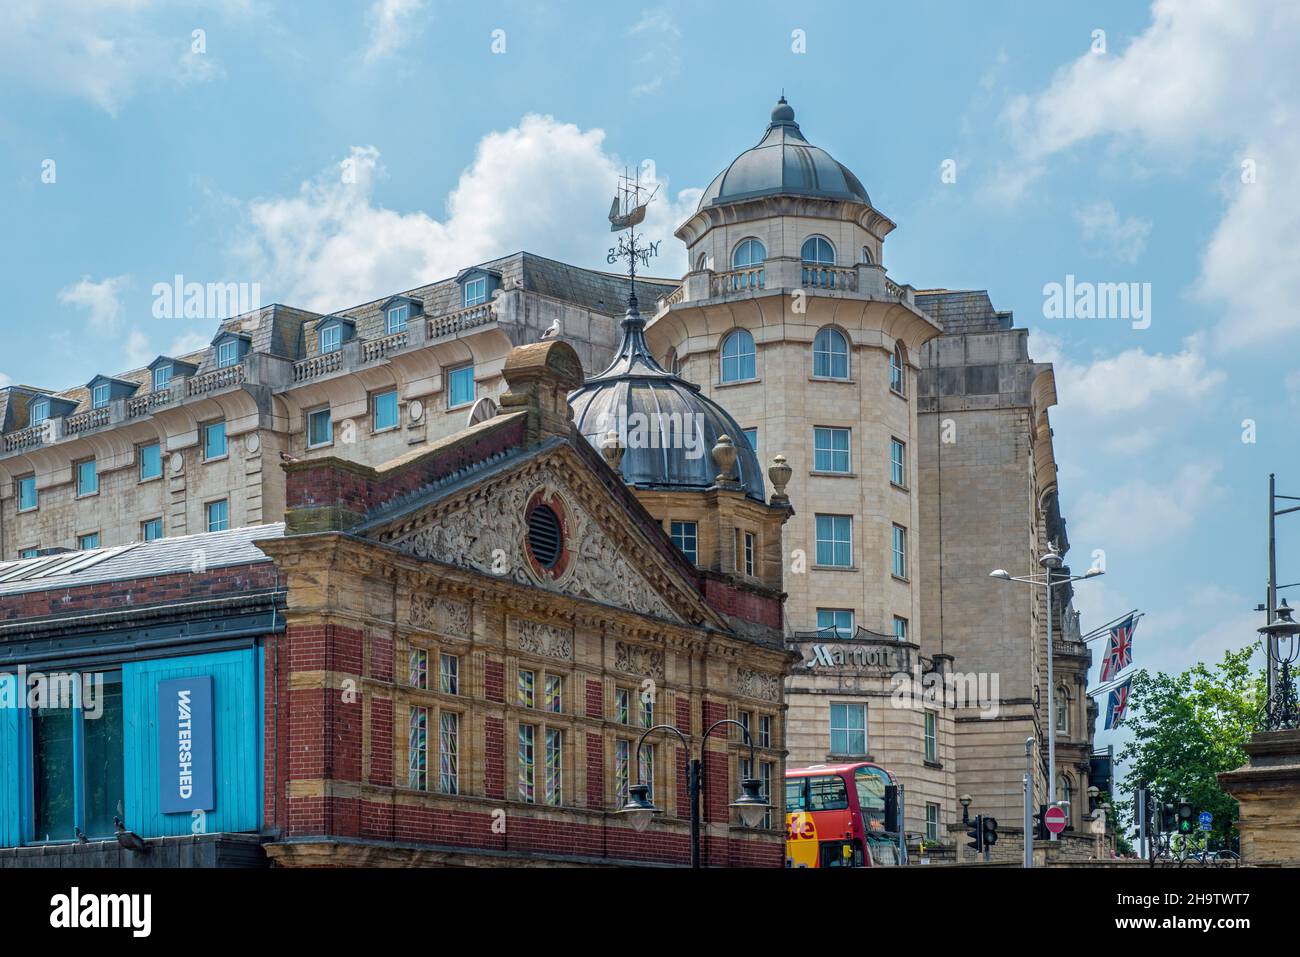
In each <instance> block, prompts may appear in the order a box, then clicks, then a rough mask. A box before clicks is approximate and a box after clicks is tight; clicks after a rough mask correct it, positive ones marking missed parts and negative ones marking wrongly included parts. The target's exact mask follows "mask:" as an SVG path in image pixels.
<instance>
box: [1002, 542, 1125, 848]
mask: <svg viewBox="0 0 1300 957" xmlns="http://www.w3.org/2000/svg"><path fill="white" fill-rule="evenodd" d="M1038 564H1039V565H1041V566H1042V568H1043V574H1042V575H1012V574H1011V573H1010V572H1009V571H1007V570H1006V569H1004V568H996V569H994V570H993V571H991V572H989V577H990V578H999V579H1001V580H1002V581H1012V582H1024V583H1025V584H1027V585H1037V586H1039V587H1042V588H1045V589H1046V590H1047V801H1048V803H1049V804H1055V803H1056V678H1055V677H1054V675H1053V672H1052V658H1053V657H1054V654H1053V650H1052V592H1053V589H1054V588H1055V586H1057V585H1060V584H1063V583H1065V582H1077V581H1083V580H1084V579H1085V578H1097V577H1099V576H1101V575H1104V574H1105V572H1103V571H1102V570H1101V569H1100V568H1089V569H1088V570H1087V571H1086V572H1084V573H1083V574H1082V575H1069V574H1065V575H1062V574H1058V573H1057V571H1056V570H1057V569H1058V568H1060V567H1061V556H1060V554H1059V553H1058V552H1057V551H1056V545H1055V544H1054V543H1052V542H1048V544H1047V551H1045V552H1044V553H1043V554H1042V556H1040V557H1039V559H1038ZM1052 840H1053V841H1055V840H1056V835H1055V834H1053V835H1052Z"/></svg>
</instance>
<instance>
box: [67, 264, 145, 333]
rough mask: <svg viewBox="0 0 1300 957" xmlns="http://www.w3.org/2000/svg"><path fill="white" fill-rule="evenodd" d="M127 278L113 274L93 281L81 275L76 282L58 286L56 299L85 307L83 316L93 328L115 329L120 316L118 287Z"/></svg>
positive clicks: (102, 330)
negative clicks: (57, 297) (84, 315)
mask: <svg viewBox="0 0 1300 957" xmlns="http://www.w3.org/2000/svg"><path fill="white" fill-rule="evenodd" d="M129 279H130V277H129V276H113V277H111V278H108V279H101V280H99V281H98V282H96V281H95V280H93V279H91V278H90V277H89V276H82V277H81V279H80V280H79V281H78V282H75V283H73V284H72V285H70V286H65V287H64V288H63V289H60V290H59V302H61V303H63V304H64V305H65V306H77V307H78V308H81V309H84V310H86V312H87V316H86V318H87V320H88V321H89V322H90V325H91V328H92V329H93V330H95V331H96V332H99V333H111V332H115V331H116V330H117V328H118V326H119V324H120V321H121V318H122V301H121V295H122V291H123V290H124V289H125V288H126V284H127V282H128V281H129Z"/></svg>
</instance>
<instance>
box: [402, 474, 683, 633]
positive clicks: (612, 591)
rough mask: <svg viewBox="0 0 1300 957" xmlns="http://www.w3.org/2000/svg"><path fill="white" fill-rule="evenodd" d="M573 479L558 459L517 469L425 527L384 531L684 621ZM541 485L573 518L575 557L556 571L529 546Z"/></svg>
mask: <svg viewBox="0 0 1300 957" xmlns="http://www.w3.org/2000/svg"><path fill="white" fill-rule="evenodd" d="M567 485H568V483H567V482H566V481H565V480H564V479H563V477H562V476H561V474H560V473H559V472H558V471H557V470H556V469H555V468H554V467H552V466H549V465H547V466H544V467H542V468H539V469H536V470H528V471H524V472H520V473H519V474H516V475H513V476H510V477H508V478H506V479H504V480H503V481H501V482H498V483H496V484H495V485H492V486H490V487H484V488H481V489H479V490H478V491H479V494H478V495H477V496H476V497H474V498H473V499H471V500H470V501H469V502H468V503H464V504H460V505H457V506H456V507H455V509H454V510H448V511H445V512H443V513H441V514H437V513H431V514H429V515H428V516H427V517H426V518H425V519H424V521H423V522H422V523H421V524H419V525H418V526H416V527H414V528H412V527H411V526H404V527H402V528H399V529H396V530H395V531H393V532H391V533H389V534H387V535H384V536H382V540H384V541H387V542H390V543H391V544H393V545H395V546H396V547H397V548H399V549H401V550H402V551H404V552H406V553H408V554H410V555H414V556H415V557H416V558H424V559H432V560H435V561H445V562H451V563H453V564H456V565H460V566H462V567H465V568H473V569H475V570H477V571H480V572H483V573H484V574H489V575H495V576H497V577H502V578H509V579H511V580H513V581H517V582H520V583H521V584H528V585H534V586H537V585H540V586H541V587H544V588H548V589H552V590H554V591H560V592H563V593H565V594H569V595H576V596H578V597H582V598H591V599H593V600H595V601H598V602H602V603H604V604H607V605H614V606H616V607H619V608H627V609H630V610H631V611H635V612H637V613H639V614H644V615H654V616H656V617H658V618H665V619H668V620H672V621H681V620H682V616H681V615H678V614H677V613H676V612H674V611H673V609H672V608H671V607H670V606H669V605H668V603H667V602H666V601H664V599H663V598H662V597H661V596H660V593H659V591H658V589H656V587H655V586H654V585H652V584H651V582H650V580H649V579H647V578H646V576H645V575H643V574H642V573H641V572H640V571H638V570H637V568H636V566H635V564H634V563H633V561H632V559H631V558H629V554H628V549H627V548H626V547H622V546H620V544H619V543H618V542H617V541H615V540H614V539H613V538H612V537H611V536H610V535H609V534H608V533H607V532H606V531H605V529H604V528H603V527H602V526H601V524H600V523H599V522H597V521H596V520H595V519H594V518H592V517H591V515H590V514H588V512H586V511H585V510H584V509H582V508H579V507H577V505H576V502H575V496H574V495H573V494H572V493H571V492H570V491H569V489H568V487H567ZM539 489H542V490H545V491H546V493H547V495H548V497H549V496H550V495H552V494H558V495H560V496H561V497H562V498H563V499H564V500H565V502H566V510H567V512H568V515H569V517H570V519H571V526H570V528H569V529H568V532H567V537H568V547H569V548H570V549H571V550H572V552H573V560H572V561H570V562H569V563H568V567H567V568H566V569H565V570H564V572H563V573H562V574H561V575H559V576H558V577H557V578H555V579H553V580H551V579H546V580H542V579H540V578H538V576H536V575H535V574H534V573H533V571H532V569H531V567H530V564H529V562H528V561H527V559H526V557H525V555H524V552H523V549H524V544H523V543H524V541H525V540H526V539H527V537H528V528H527V525H526V523H525V518H524V515H525V507H526V505H527V503H528V500H529V499H530V497H531V496H532V495H533V493H535V492H536V491H538V490H539Z"/></svg>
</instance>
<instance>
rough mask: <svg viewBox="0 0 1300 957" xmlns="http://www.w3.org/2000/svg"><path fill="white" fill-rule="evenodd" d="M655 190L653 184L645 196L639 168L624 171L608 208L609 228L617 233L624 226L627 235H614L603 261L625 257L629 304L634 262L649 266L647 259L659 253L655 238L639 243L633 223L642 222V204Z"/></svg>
mask: <svg viewBox="0 0 1300 957" xmlns="http://www.w3.org/2000/svg"><path fill="white" fill-rule="evenodd" d="M658 192H659V187H658V185H656V186H655V188H654V189H652V190H650V191H649V195H646V188H645V187H643V186H642V185H641V171H640V170H639V169H638V170H637V172H636V175H635V176H629V175H628V174H627V171H626V170H624V172H623V175H622V176H621V177H619V184H618V191H617V192H616V193H615V194H614V202H613V203H612V204H611V205H610V207H609V231H610V232H612V233H617V232H620V231H622V230H624V229H626V230H627V235H626V236H620V237H618V245H617V246H610V247H609V253H608V255H606V257H605V261H606V262H607V263H609V264H610V265H611V266H612V265H613V264H614V263H616V262H618V261H619V260H627V275H628V280H629V281H630V282H631V284H632V286H631V292H630V294H629V296H628V299H629V303H635V302H636V266H637V263H640V264H641V266H642V268H644V269H649V268H650V260H651V259H653V258H654V257H655V256H658V255H659V240H655V241H654V242H652V243H642V242H641V241H639V240H638V238H637V235H636V228H637V226H639V225H640V224H641V223H642V222H644V221H645V211H646V207H647V206H649V205H650V201H651V200H653V199H654V198H655V194H656V193H658Z"/></svg>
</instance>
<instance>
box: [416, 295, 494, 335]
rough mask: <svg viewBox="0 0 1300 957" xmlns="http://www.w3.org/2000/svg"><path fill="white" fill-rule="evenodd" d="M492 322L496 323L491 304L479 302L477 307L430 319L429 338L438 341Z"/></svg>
mask: <svg viewBox="0 0 1300 957" xmlns="http://www.w3.org/2000/svg"><path fill="white" fill-rule="evenodd" d="M494 321H496V313H494V312H493V311H492V304H491V303H489V302H481V303H479V304H478V305H477V306H470V307H469V308H468V309H461V310H459V311H458V312H453V313H449V314H447V315H445V316H432V317H430V318H429V338H430V339H440V338H442V337H443V336H449V335H452V334H454V333H458V332H464V331H465V330H466V329H472V328H474V327H475V326H483V325H487V324H488V323H489V322H494Z"/></svg>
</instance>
